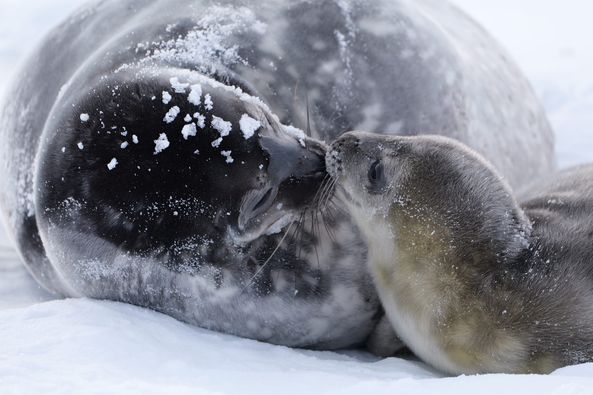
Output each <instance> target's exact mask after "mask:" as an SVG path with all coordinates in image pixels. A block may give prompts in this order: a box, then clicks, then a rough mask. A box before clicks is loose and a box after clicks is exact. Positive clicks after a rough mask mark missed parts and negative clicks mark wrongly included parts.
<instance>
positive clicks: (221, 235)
mask: <svg viewBox="0 0 593 395" xmlns="http://www.w3.org/2000/svg"><path fill="white" fill-rule="evenodd" d="M1 122H2V123H1V127H0V133H1V139H2V141H1V144H0V150H2V151H1V158H2V170H3V174H4V175H5V177H3V178H2V186H1V188H0V189H1V201H2V208H3V213H4V216H5V219H6V221H7V223H8V227H9V229H10V232H11V234H12V235H13V237H14V239H15V241H16V244H17V246H18V249H19V252H20V254H21V255H22V258H23V260H24V262H25V264H26V265H27V267H28V269H29V271H30V272H31V274H32V275H33V276H34V277H35V278H36V279H37V280H38V281H39V282H40V283H41V284H42V285H44V286H45V287H46V288H48V289H50V290H53V291H54V292H56V293H58V294H61V295H68V296H88V297H96V298H106V299H114V300H120V301H125V302H129V303H134V304H137V305H141V306H147V307H150V308H153V309H156V310H159V311H162V312H165V313H167V314H170V315H172V316H174V317H177V318H179V319H182V320H185V321H188V322H191V323H195V324H197V325H200V326H202V327H205V328H210V329H214V330H219V331H224V332H227V333H232V334H237V335H240V336H245V337H250V338H254V339H260V340H264V341H268V342H273V343H279V344H285V345H290V346H302V347H316V348H338V347H345V346H352V345H355V344H359V343H362V342H364V341H365V339H367V337H368V336H369V334H370V333H371V331H372V330H373V328H374V327H375V325H376V323H377V322H378V320H379V319H380V317H381V314H382V313H381V308H380V305H379V301H378V298H377V296H376V293H375V291H374V289H373V286H372V284H371V281H370V279H369V277H368V275H367V273H366V270H365V265H364V264H363V262H364V261H365V259H366V247H365V244H364V242H363V241H362V239H361V237H360V235H359V233H358V231H357V229H356V227H355V225H353V223H352V222H351V220H350V216H349V214H348V213H345V212H342V211H340V210H339V209H338V208H336V207H333V206H331V205H330V206H328V207H326V208H323V209H320V208H319V207H320V205H319V204H318V203H319V202H323V201H324V199H325V197H326V194H325V191H324V190H320V185H322V180H323V179H324V177H325V176H326V174H325V167H324V161H323V157H324V154H325V148H324V145H323V144H322V143H320V142H318V141H319V140H323V139H327V140H330V139H333V138H335V137H337V136H338V135H340V134H341V133H342V132H344V131H346V130H352V129H359V130H367V131H378V130H381V131H387V132H389V133H394V134H417V133H421V132H422V133H436V134H443V135H447V136H450V137H454V138H456V139H458V140H460V141H463V142H465V143H466V144H468V145H469V146H470V147H472V148H474V149H475V150H477V151H478V152H480V153H482V154H483V155H484V156H485V157H486V158H488V159H489V160H490V161H492V163H493V164H494V165H495V166H496V167H497V168H498V170H499V171H500V172H501V173H502V174H503V175H504V176H505V177H507V179H509V180H510V182H511V183H512V184H513V185H514V186H517V185H521V184H522V183H524V182H526V181H528V180H531V179H533V178H535V177H537V176H538V175H540V174H545V173H547V172H548V171H549V170H550V168H551V167H552V165H551V158H552V151H553V144H552V133H551V131H550V129H549V126H548V123H547V121H546V119H545V116H544V115H543V112H542V110H541V108H540V106H539V104H538V102H537V101H536V99H535V98H534V96H533V94H532V92H531V89H530V87H529V85H528V84H527V83H526V82H525V80H524V78H523V77H521V75H520V73H518V72H517V70H516V69H515V68H514V66H513V65H512V64H511V62H509V60H508V59H507V57H506V55H505V54H504V53H503V52H502V51H501V50H500V49H499V48H498V46H497V45H496V44H495V43H494V42H493V40H492V39H491V38H489V36H488V35H487V34H486V33H485V32H484V31H483V30H482V29H481V28H480V27H478V26H477V25H475V24H474V23H473V22H472V21H471V20H469V19H468V18H467V17H465V16H464V15H462V14H461V13H460V12H459V11H457V10H456V9H455V8H453V7H451V6H449V5H448V4H446V3H443V2H441V1H438V2H437V1H428V0H424V1H414V2H410V1H393V0H390V1H373V2H370V1H368V2H366V1H365V2H363V1H323V2H309V1H293V0H291V1H288V0H285V1H283V0H277V1H271V2H264V3H262V2H258V1H247V0H246V1H238V0H237V1H224V0H223V1H217V2H210V1H195V0H191V1H190V0H180V1H176V2H175V5H174V7H172V6H171V2H169V1H165V0H153V1H148V0H126V1H121V0H111V1H110V0H108V1H101V2H94V3H91V4H89V5H87V6H85V7H84V8H82V9H81V10H79V11H78V12H77V13H75V14H74V15H73V16H72V17H70V18H69V19H68V20H67V21H66V22H65V23H64V24H62V25H61V26H59V27H58V28H56V29H55V30H54V31H53V32H52V33H51V34H50V35H49V36H48V37H47V38H46V40H45V41H44V42H43V43H42V44H41V46H40V47H39V48H38V49H37V51H36V52H35V53H34V54H33V56H32V57H31V59H30V61H29V63H28V64H27V65H26V66H25V68H24V69H23V71H22V72H21V73H20V75H19V77H18V78H17V80H16V82H15V85H14V88H13V89H12V92H11V93H10V94H9V95H8V96H7V98H6V102H5V105H4V108H3V111H2V118H1ZM287 125H291V126H287ZM300 129H304V130H309V131H310V134H311V136H312V137H308V136H305V134H304V133H302V132H301V131H300Z"/></svg>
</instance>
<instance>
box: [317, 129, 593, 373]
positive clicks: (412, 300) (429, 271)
mask: <svg viewBox="0 0 593 395" xmlns="http://www.w3.org/2000/svg"><path fill="white" fill-rule="evenodd" d="M326 158H327V167H328V171H329V172H330V173H331V174H332V175H333V177H334V178H335V179H336V180H338V183H339V185H340V186H341V187H342V188H343V189H344V192H345V194H346V195H347V196H348V197H349V202H350V203H349V205H350V206H351V212H352V213H353V216H354V218H355V219H356V221H357V223H358V224H359V226H360V229H362V231H363V234H364V235H365V238H366V240H367V242H368V243H369V244H368V245H369V267H370V269H371V272H372V274H373V278H374V281H375V284H376V286H377V288H378V291H379V295H380V297H381V301H382V303H383V306H384V308H385V310H386V313H387V316H388V317H389V318H390V319H391V322H392V324H393V325H394V327H395V329H396V331H397V333H398V334H399V335H400V336H401V337H402V339H403V340H404V342H406V344H407V345H408V346H409V347H411V349H412V350H413V351H414V352H415V353H416V354H417V355H419V356H420V357H421V358H423V359H424V360H425V361H427V362H429V363H431V364H433V365H434V366H435V367H437V368H439V369H442V370H444V371H446V372H448V373H452V374H462V373H465V374H471V373H491V372H507V373H547V372H551V371H552V370H555V369H557V368H560V367H563V366H566V365H569V364H577V363H582V362H590V361H593V340H592V339H593V337H592V336H593V244H592V242H593V166H586V167H581V168H576V169H572V170H569V171H566V172H563V173H560V174H558V175H556V176H554V177H553V179H552V181H547V182H545V183H541V184H540V185H538V186H535V187H532V188H530V191H529V192H527V193H526V195H525V197H524V198H523V199H522V203H521V204H519V203H517V201H516V199H515V197H514V195H513V193H512V191H511V189H510V187H509V186H508V185H507V183H506V181H504V179H503V178H502V177H500V176H499V175H498V173H497V172H496V171H495V170H494V168H493V167H492V166H491V165H490V164H489V163H488V162H487V161H486V160H485V159H484V158H482V157H481V156H480V155H478V154H477V153H476V152H474V151H471V150H470V149H468V148H467V147H465V146H463V145H462V144H460V143H458V142H456V141H454V140H451V139H447V138H444V137H439V136H417V137H386V136H380V135H373V134H369V133H347V134H344V135H342V136H341V137H340V138H339V139H338V140H337V141H335V142H334V143H333V144H332V146H331V147H330V151H329V152H328V154H327V157H326Z"/></svg>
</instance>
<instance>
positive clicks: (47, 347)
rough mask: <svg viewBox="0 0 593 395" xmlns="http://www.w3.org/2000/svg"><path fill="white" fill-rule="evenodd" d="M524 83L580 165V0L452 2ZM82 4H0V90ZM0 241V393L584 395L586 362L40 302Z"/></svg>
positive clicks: (76, 0) (591, 115)
mask: <svg viewBox="0 0 593 395" xmlns="http://www.w3.org/2000/svg"><path fill="white" fill-rule="evenodd" d="M454 2H455V3H457V4H459V5H460V6H461V7H462V8H463V9H465V10H467V11H468V12H469V13H470V14H471V15H473V16H474V17H475V18H477V19H478V20H479V21H480V22H482V23H483V24H484V25H485V26H486V27H487V28H488V29H489V30H490V31H491V32H492V33H493V34H494V35H495V36H496V37H497V38H498V39H499V40H500V41H501V42H502V43H503V44H504V45H505V46H506V47H507V49H508V50H509V51H510V52H511V54H512V55H513V56H514V57H515V58H516V59H517V61H518V63H519V65H520V66H521V67H522V68H523V70H524V71H525V72H526V74H527V75H528V77H529V78H530V79H531V81H532V83H533V84H534V87H535V89H536V91H537V92H538V94H539V95H540V97H541V98H542V101H543V102H544V104H545V106H546V109H547V111H548V114H549V117H550V120H551V121H552V124H553V126H554V128H555V130H556V134H557V139H558V141H557V147H558V155H557V156H558V161H559V164H560V165H561V166H562V167H566V166H568V165H573V164H578V163H583V162H593V46H591V44H590V41H591V37H593V23H591V22H590V19H591V15H593V2H590V1H585V0H521V2H517V1H516V0H498V1H492V0H454ZM80 3H82V1H81V0H51V1H47V0H0V94H2V92H3V91H4V90H5V88H6V85H7V83H8V81H9V80H10V77H11V74H12V73H13V72H14V70H15V69H16V67H17V65H18V63H20V62H21V61H22V60H23V57H24V55H25V54H26V53H27V52H28V51H30V50H31V48H32V47H33V46H34V45H35V44H36V43H37V42H38V41H39V40H40V39H41V37H42V36H43V34H44V33H45V32H46V31H47V30H48V29H49V28H51V26H53V25H54V24H56V23H57V22H59V20H61V19H62V18H63V17H64V16H65V15H67V14H68V13H69V12H70V11H71V10H72V9H74V8H75V7H76V6H77V5H78V4H80ZM50 299H51V298H50V296H49V295H48V294H47V293H45V292H43V291H42V290H40V289H39V288H38V287H37V286H36V284H35V283H34V282H33V281H32V280H31V279H30V277H29V276H28V274H27V273H26V271H25V270H24V269H23V267H22V266H21V265H20V263H19V262H18V258H17V256H16V253H15V252H14V250H13V249H12V248H11V247H10V244H9V242H8V241H7V239H6V237H5V235H0V393H1V394H13V393H14V394H37V393H64V394H72V393H77V394H78V393H89V394H94V393H97V394H105V393H147V394H150V393H155V394H156V393H159V394H162V393H180V394H185V393H191V394H233V395H235V394H252V393H253V394H255V393H257V394H268V393H270V394H272V393H273V394H277V393H278V392H281V393H283V394H304V393H315V394H333V393H341V394H374V395H375V394H376V395H380V394H458V395H459V394H470V393H471V394H474V393H480V394H499V393H511V394H513V393H521V394H531V393H533V394H558V395H565V394H566V395H576V394H593V364H588V365H581V366H574V367H569V368H565V369H561V370H559V371H557V372H555V373H554V374H552V375H549V376H521V375H517V376H506V375H487V376H471V377H463V376H462V377H457V378H441V377H440V375H439V374H437V373H436V372H434V371H432V370H431V369H429V368H428V367H426V366H425V365H423V364H421V363H419V362H414V361H406V360H402V359H395V358H391V359H386V360H382V361H380V360H378V359H376V358H373V357H371V356H369V355H367V354H365V353H360V352H351V353H330V352H311V351H302V350H291V349H288V348H284V347H277V346H271V345H267V344H263V343H258V342H254V341H249V340H243V339H238V338H234V337H231V336H225V335H221V334H217V333H213V332H208V331H205V330H201V329H198V328H194V327H191V326H189V325H185V324H183V323H180V322H178V321H175V320H173V319H171V318H169V317H167V316H164V315H161V314H158V313H155V312H152V311H148V310H144V309H140V308H137V307H133V306H128V305H124V304H118V303H111V302H101V301H91V300H61V301H51V300H50Z"/></svg>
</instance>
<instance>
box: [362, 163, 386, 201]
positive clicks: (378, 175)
mask: <svg viewBox="0 0 593 395" xmlns="http://www.w3.org/2000/svg"><path fill="white" fill-rule="evenodd" d="M368 178H369V186H368V188H367V190H368V192H369V193H370V194H380V193H383V191H384V190H385V186H386V185H387V182H386V180H385V172H384V167H383V163H381V160H380V159H377V160H376V161H374V162H373V163H372V164H371V167H370V168H369V174H368Z"/></svg>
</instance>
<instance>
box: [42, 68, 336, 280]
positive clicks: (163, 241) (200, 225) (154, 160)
mask: <svg viewBox="0 0 593 395" xmlns="http://www.w3.org/2000/svg"><path fill="white" fill-rule="evenodd" d="M66 94H68V93H66ZM73 102H74V103H76V104H75V105H73V106H72V105H67V104H66V105H64V106H61V107H58V108H56V109H54V114H55V117H53V118H52V122H50V124H49V125H48V128H49V129H50V130H52V131H53V130H57V131H58V133H56V134H54V133H52V134H51V135H48V136H46V138H45V140H44V141H43V147H42V149H41V150H40V152H39V155H38V160H37V168H38V170H37V172H36V175H37V184H38V193H37V195H36V198H37V201H36V204H37V205H38V206H39V207H46V208H50V209H48V210H43V211H42V212H41V213H40V218H41V219H42V221H41V223H43V224H44V226H42V229H41V230H42V234H43V235H44V238H45V239H46V240H47V241H48V242H50V245H56V244H58V245H59V244H60V243H64V242H65V243H70V241H69V240H68V239H67V238H66V239H64V240H63V241H61V242H58V241H57V240H56V238H57V237H58V238H59V237H60V236H58V235H57V233H58V232H55V231H54V230H52V229H53V228H58V229H60V230H61V231H62V232H63V231H66V233H70V232H73V233H76V231H77V230H78V229H80V227H81V225H83V224H84V226H85V227H87V229H93V230H94V232H97V235H98V236H100V237H101V238H102V239H103V240H105V241H108V242H113V243H115V244H116V245H117V246H118V247H119V248H122V249H124V250H125V251H127V252H128V253H132V254H142V253H148V252H149V251H150V252H155V251H170V250H171V248H172V247H173V246H174V245H179V246H182V245H186V244H187V243H190V241H191V240H193V242H194V243H202V244H204V243H205V244H206V245H211V246H212V248H202V249H201V250H200V249H197V250H193V249H191V251H192V252H191V255H192V257H191V259H190V260H193V261H194V262H195V265H191V264H189V263H188V262H186V259H185V258H183V256H185V255H186V254H188V253H189V252H190V250H189V248H190V247H189V246H186V248H182V247H180V249H179V250H174V251H173V252H172V253H170V254H171V256H169V258H168V265H169V266H170V267H178V264H179V263H180V262H179V261H180V260H181V261H184V264H183V265H182V266H183V270H190V267H191V266H196V267H197V266H199V262H202V261H203V260H204V259H208V260H217V259H221V260H222V259H224V260H226V261H227V262H228V263H229V264H231V262H232V261H233V260H237V262H236V264H237V265H239V263H242V265H241V266H245V267H248V266H249V265H248V264H247V263H248V262H246V261H248V260H249V258H250V256H249V255H250V253H249V252H248V251H241V248H242V247H244V246H245V245H247V244H248V243H249V242H252V241H254V240H256V239H258V238H259V237H260V236H263V235H272V234H276V233H280V232H282V231H283V230H284V229H285V228H286V227H287V226H288V224H289V223H291V222H292V221H294V220H295V219H296V218H297V216H298V215H300V214H301V212H302V210H303V209H304V208H306V207H308V206H311V205H312V203H313V197H314V192H313V191H315V190H316V188H317V187H318V185H319V184H320V182H321V179H322V178H323V177H324V175H325V171H324V161H323V155H324V152H325V151H324V147H323V146H322V144H320V143H318V142H316V141H314V140H311V139H309V138H307V137H306V136H305V135H304V134H303V135H302V136H301V135H297V136H295V135H294V134H292V135H291V134H289V133H287V132H286V127H285V126H283V125H281V124H280V122H279V121H278V119H277V118H276V117H275V116H274V115H273V114H272V113H271V112H270V110H269V109H268V108H267V106H266V105H265V104H263V103H262V102H261V101H259V100H258V99H257V98H256V97H254V96H251V95H250V94H249V93H247V92H244V91H242V90H241V89H240V88H238V87H232V88H231V87H229V86H227V85H223V84H221V83H219V82H216V81H215V80H213V79H210V78H206V77H203V76H201V75H200V74H197V73H191V72H184V71H180V70H173V69H170V70H159V71H158V72H154V73H152V74H150V75H147V74H146V73H143V74H142V75H137V74H136V73H135V72H133V71H127V72H126V73H125V74H123V75H122V74H120V75H117V76H116V77H115V78H112V79H104V80H101V81H100V83H99V84H98V85H97V86H96V87H93V88H92V89H89V90H88V91H87V92H85V93H83V94H81V95H80V97H76V98H75V99H74V100H73ZM58 245H56V247H55V249H56V250H63V249H64V246H58ZM88 247H89V246H85V249H88ZM50 254H52V253H51V252H50ZM177 254H178V255H177ZM251 259H254V258H253V257H251ZM188 264H189V267H188Z"/></svg>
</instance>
